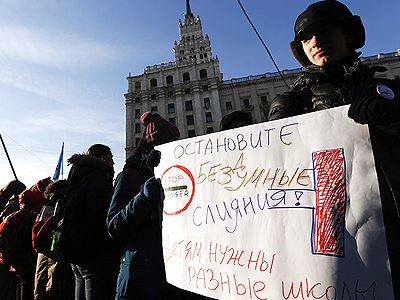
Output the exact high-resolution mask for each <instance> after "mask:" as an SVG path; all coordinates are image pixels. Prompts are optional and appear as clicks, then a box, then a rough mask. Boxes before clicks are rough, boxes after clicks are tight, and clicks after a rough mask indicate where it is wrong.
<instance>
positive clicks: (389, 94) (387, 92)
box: [376, 84, 394, 100]
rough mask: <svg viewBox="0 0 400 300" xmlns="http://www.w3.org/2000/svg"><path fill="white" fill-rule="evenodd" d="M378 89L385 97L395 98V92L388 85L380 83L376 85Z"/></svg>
mask: <svg viewBox="0 0 400 300" xmlns="http://www.w3.org/2000/svg"><path fill="white" fill-rule="evenodd" d="M376 91H377V92H378V94H379V95H381V96H382V97H383V98H385V99H388V100H393V99H394V92H393V91H392V89H391V88H389V87H387V86H386V85H382V84H381V85H378V86H377V87H376Z"/></svg>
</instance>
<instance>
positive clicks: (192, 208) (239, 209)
mask: <svg viewBox="0 0 400 300" xmlns="http://www.w3.org/2000/svg"><path fill="white" fill-rule="evenodd" d="M347 110H348V107H338V108H334V109H330V110H324V111H321V112H315V113H310V114H307V115H301V116H297V117H292V118H287V119H283V120H278V121H273V122H266V123H262V124H256V125H251V126H246V127H243V128H237V129H233V130H229V131H224V132H219V133H213V134H209V135H204V136H198V137H194V138H190V139H184V140H179V141H176V142H173V143H168V144H166V145H163V146H160V147H158V149H159V150H160V151H161V152H162V159H161V164H160V166H159V167H158V168H157V170H156V175H157V177H160V178H161V180H162V185H163V187H164V191H165V201H164V214H163V250H164V261H165V268H166V273H167V280H168V282H170V283H172V284H173V285H176V286H178V287H180V288H184V289H187V290H190V291H193V292H195V293H199V294H203V295H206V296H209V297H212V298H216V299H393V292H392V284H391V275H390V269H389V267H388V254H387V247H386V239H385V230H384V226H383V216H382V209H381V202H380V196H379V188H378V183H377V176H376V171H375V165H374V159H373V155H372V150H371V145H370V141H369V132H368V128H367V126H362V125H358V124H356V123H354V122H353V121H352V120H351V119H349V118H348V117H347Z"/></svg>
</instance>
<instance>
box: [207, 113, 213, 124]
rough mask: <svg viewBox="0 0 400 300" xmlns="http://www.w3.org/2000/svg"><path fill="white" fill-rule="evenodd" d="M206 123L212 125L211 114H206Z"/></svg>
mask: <svg viewBox="0 0 400 300" xmlns="http://www.w3.org/2000/svg"><path fill="white" fill-rule="evenodd" d="M206 123H212V115H211V112H206Z"/></svg>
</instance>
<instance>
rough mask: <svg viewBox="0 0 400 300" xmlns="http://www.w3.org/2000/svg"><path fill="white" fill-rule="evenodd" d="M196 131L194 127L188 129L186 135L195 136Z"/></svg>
mask: <svg viewBox="0 0 400 300" xmlns="http://www.w3.org/2000/svg"><path fill="white" fill-rule="evenodd" d="M195 136H196V131H195V130H194V129H191V130H188V137H195Z"/></svg>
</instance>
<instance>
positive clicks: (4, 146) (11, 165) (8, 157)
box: [0, 133, 18, 180]
mask: <svg viewBox="0 0 400 300" xmlns="http://www.w3.org/2000/svg"><path fill="white" fill-rule="evenodd" d="M0 140H1V143H2V144H3V148H4V152H5V153H6V156H7V159H8V162H9V163H10V167H11V170H12V172H13V174H14V177H15V180H18V178H17V174H15V170H14V167H13V164H12V162H11V159H10V156H9V155H8V151H7V148H6V144H5V143H4V140H3V137H2V136H1V133H0Z"/></svg>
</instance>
